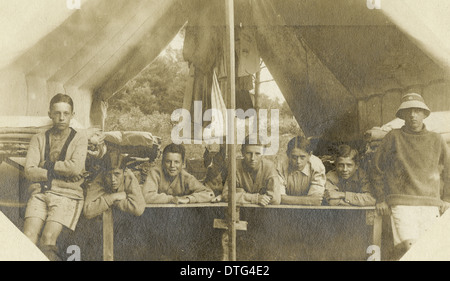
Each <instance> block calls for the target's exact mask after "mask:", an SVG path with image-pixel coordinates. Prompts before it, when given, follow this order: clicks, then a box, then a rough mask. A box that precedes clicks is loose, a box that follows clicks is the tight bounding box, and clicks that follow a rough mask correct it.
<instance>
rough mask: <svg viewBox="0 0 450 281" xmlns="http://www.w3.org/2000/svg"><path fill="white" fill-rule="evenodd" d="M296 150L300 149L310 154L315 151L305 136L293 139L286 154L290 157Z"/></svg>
mask: <svg viewBox="0 0 450 281" xmlns="http://www.w3.org/2000/svg"><path fill="white" fill-rule="evenodd" d="M294 148H299V149H301V150H304V151H306V152H308V153H311V152H312V151H313V149H312V146H311V142H310V141H309V139H308V138H306V137H304V136H296V137H293V138H292V139H291V140H290V141H289V142H288V144H287V149H286V154H287V155H290V154H291V152H292V150H294Z"/></svg>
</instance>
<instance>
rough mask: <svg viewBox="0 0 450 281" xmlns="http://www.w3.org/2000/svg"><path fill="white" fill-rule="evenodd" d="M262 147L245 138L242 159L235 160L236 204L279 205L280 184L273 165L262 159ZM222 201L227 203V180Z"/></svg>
mask: <svg viewBox="0 0 450 281" xmlns="http://www.w3.org/2000/svg"><path fill="white" fill-rule="evenodd" d="M263 150H264V145H263V144H261V143H260V142H256V143H255V144H252V143H251V139H250V137H249V136H247V137H246V138H245V140H244V143H243V144H242V148H241V152H242V155H243V159H237V160H236V203H237V204H258V205H261V206H266V205H269V204H273V205H279V204H280V201H281V197H280V184H279V180H278V174H277V171H276V169H275V165H274V164H273V163H272V161H270V160H268V159H264V158H263ZM222 199H223V200H225V201H228V180H227V181H226V182H225V185H224V187H223V192H222Z"/></svg>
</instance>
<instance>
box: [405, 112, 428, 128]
mask: <svg viewBox="0 0 450 281" xmlns="http://www.w3.org/2000/svg"><path fill="white" fill-rule="evenodd" d="M401 114H402V117H403V119H404V120H405V126H406V127H407V128H408V129H409V130H411V131H413V132H420V131H421V130H422V128H423V120H424V119H425V118H426V117H427V115H426V113H425V111H424V110H423V109H420V108H407V109H403V110H402V113H401Z"/></svg>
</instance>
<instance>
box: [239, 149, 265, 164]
mask: <svg viewBox="0 0 450 281" xmlns="http://www.w3.org/2000/svg"><path fill="white" fill-rule="evenodd" d="M262 152H263V147H262V146H261V145H246V146H245V148H244V151H243V156H244V163H245V165H247V167H249V168H250V169H252V170H257V169H258V168H259V164H260V163H261V157H262Z"/></svg>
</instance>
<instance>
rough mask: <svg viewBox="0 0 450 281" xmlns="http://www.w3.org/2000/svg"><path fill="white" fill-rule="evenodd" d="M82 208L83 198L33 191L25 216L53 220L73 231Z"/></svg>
mask: <svg viewBox="0 0 450 281" xmlns="http://www.w3.org/2000/svg"><path fill="white" fill-rule="evenodd" d="M82 210H83V200H79V199H78V200H77V199H71V198H67V197H64V196H60V195H56V194H53V193H50V192H45V193H35V194H33V195H31V198H30V200H28V203H27V209H26V211H25V218H40V219H42V220H43V221H54V222H57V223H60V224H62V225H64V226H65V227H67V228H68V229H71V230H72V231H74V230H75V227H76V225H77V223H78V219H79V218H80V215H81V211H82Z"/></svg>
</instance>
